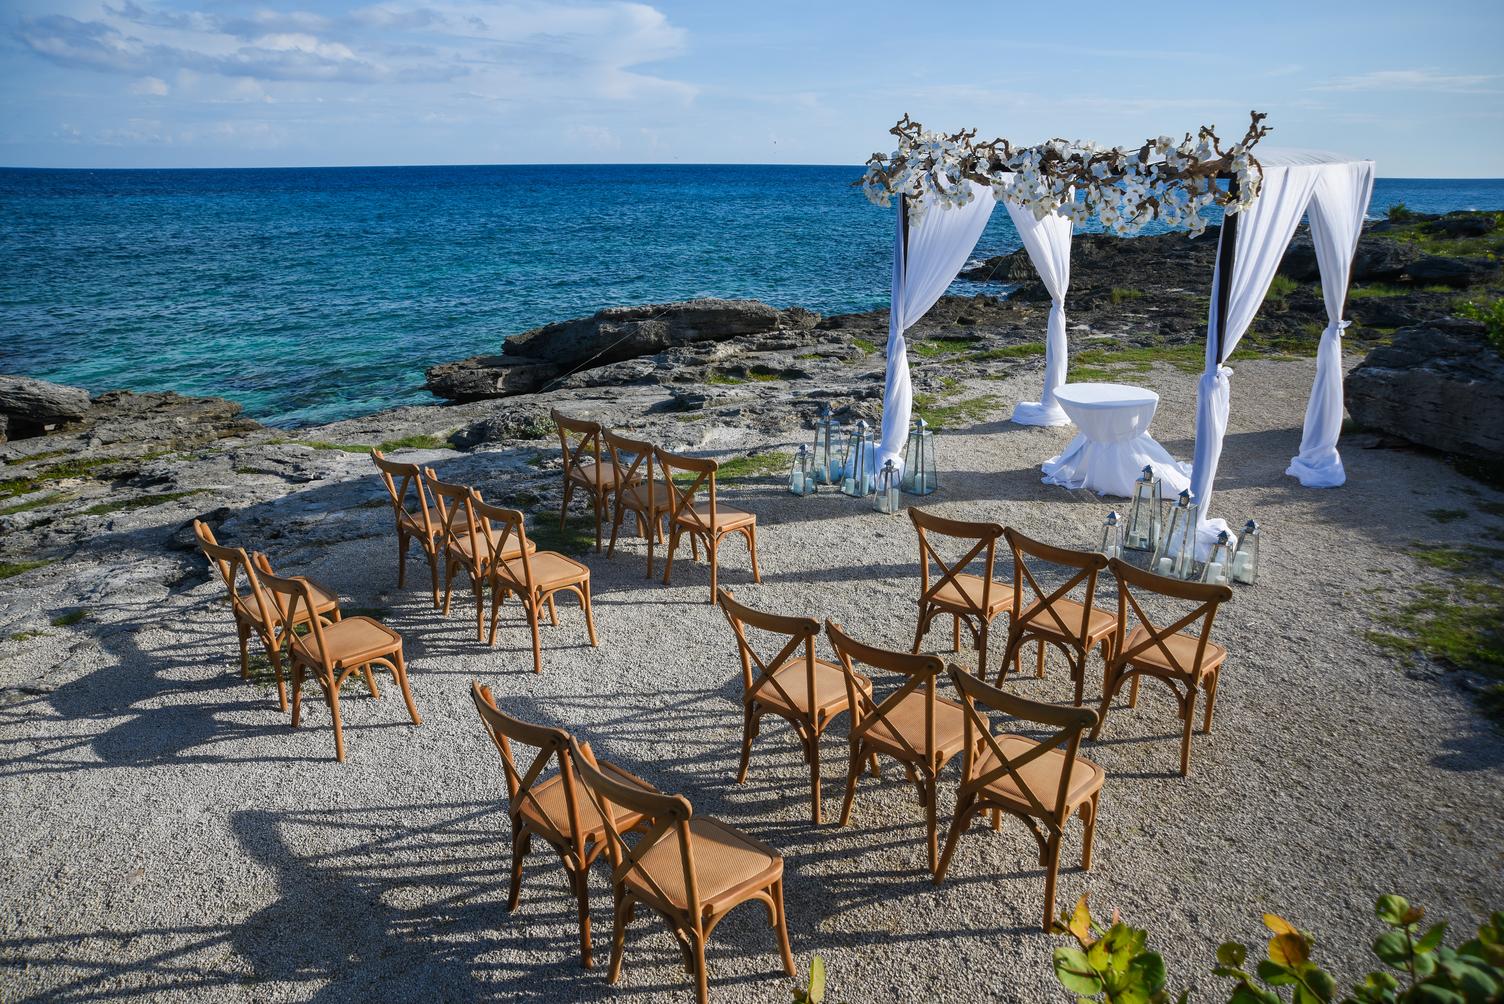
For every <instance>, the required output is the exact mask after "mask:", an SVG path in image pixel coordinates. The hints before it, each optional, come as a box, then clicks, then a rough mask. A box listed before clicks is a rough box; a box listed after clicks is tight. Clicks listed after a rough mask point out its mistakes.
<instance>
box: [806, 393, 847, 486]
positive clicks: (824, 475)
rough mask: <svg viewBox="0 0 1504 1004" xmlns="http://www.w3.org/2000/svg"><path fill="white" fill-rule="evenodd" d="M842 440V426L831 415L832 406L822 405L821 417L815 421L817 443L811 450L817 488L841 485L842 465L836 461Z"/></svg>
mask: <svg viewBox="0 0 1504 1004" xmlns="http://www.w3.org/2000/svg"><path fill="white" fill-rule="evenodd" d="M832 440H834V444H832ZM840 440H841V424H840V423H839V422H837V421H836V420H835V418H834V417H833V416H832V415H831V411H830V405H829V404H822V405H821V406H820V416H819V418H817V419H816V420H815V442H814V445H813V446H812V447H811V448H810V459H811V465H812V466H813V467H814V474H815V484H816V486H819V485H835V484H840V481H841V465H840V461H839V460H837V459H836V449H837V448H839V445H840Z"/></svg>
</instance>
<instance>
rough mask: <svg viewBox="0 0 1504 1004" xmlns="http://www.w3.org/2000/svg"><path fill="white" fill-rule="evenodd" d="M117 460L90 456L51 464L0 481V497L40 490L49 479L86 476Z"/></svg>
mask: <svg viewBox="0 0 1504 1004" xmlns="http://www.w3.org/2000/svg"><path fill="white" fill-rule="evenodd" d="M119 462H120V461H119V458H116V457H92V458H89V459H87V460H85V459H78V460H65V461H63V462H62V463H60V464H52V465H51V466H49V467H44V468H42V469H41V470H40V471H37V472H36V473H35V474H30V475H27V476H26V477H24V478H8V479H6V480H4V481H0V499H8V498H15V497H16V496H18V495H30V494H31V493H32V492H36V491H40V490H41V489H42V488H43V487H45V486H46V485H47V483H48V482H50V481H65V480H67V479H69V478H82V477H88V476H89V474H90V473H91V472H93V471H94V470H96V469H97V468H100V467H103V466H105V465H106V464H114V463H119Z"/></svg>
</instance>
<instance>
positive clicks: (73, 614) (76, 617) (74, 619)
mask: <svg viewBox="0 0 1504 1004" xmlns="http://www.w3.org/2000/svg"><path fill="white" fill-rule="evenodd" d="M87 616H89V611H88V610H86V609H85V608H83V607H79V608H78V609H76V610H69V611H68V612H67V613H65V614H58V615H57V616H56V617H54V618H52V620H51V621H49V622H48V623H50V624H51V625H52V626H53V627H68V626H69V625H72V624H77V623H78V622H79V621H81V620H83V619H84V618H85V617H87Z"/></svg>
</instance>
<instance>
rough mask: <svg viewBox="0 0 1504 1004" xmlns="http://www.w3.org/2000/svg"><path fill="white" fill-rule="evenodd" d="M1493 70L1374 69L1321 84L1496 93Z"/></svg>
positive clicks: (1330, 87)
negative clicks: (1486, 71)
mask: <svg viewBox="0 0 1504 1004" xmlns="http://www.w3.org/2000/svg"><path fill="white" fill-rule="evenodd" d="M1498 81H1499V75H1498V74H1494V73H1438V72H1437V71H1435V70H1375V71H1373V72H1371V73H1359V74H1356V75H1353V76H1348V77H1338V78H1336V79H1335V80H1332V81H1330V82H1328V83H1326V84H1324V85H1322V87H1321V90H1328V91H1442V92H1446V93H1451V94H1495V93H1498Z"/></svg>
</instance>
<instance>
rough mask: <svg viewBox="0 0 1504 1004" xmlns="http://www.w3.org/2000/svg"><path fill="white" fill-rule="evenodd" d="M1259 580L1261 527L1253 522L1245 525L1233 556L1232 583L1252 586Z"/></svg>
mask: <svg viewBox="0 0 1504 1004" xmlns="http://www.w3.org/2000/svg"><path fill="white" fill-rule="evenodd" d="M1258 580H1259V525H1258V523H1256V522H1255V521H1253V520H1249V521H1248V522H1247V523H1244V524H1243V535H1242V536H1241V537H1239V538H1238V547H1237V550H1236V551H1234V552H1233V556H1232V581H1234V582H1240V583H1242V584H1243V585H1245V586H1251V585H1253V584H1254V583H1256V582H1258Z"/></svg>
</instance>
